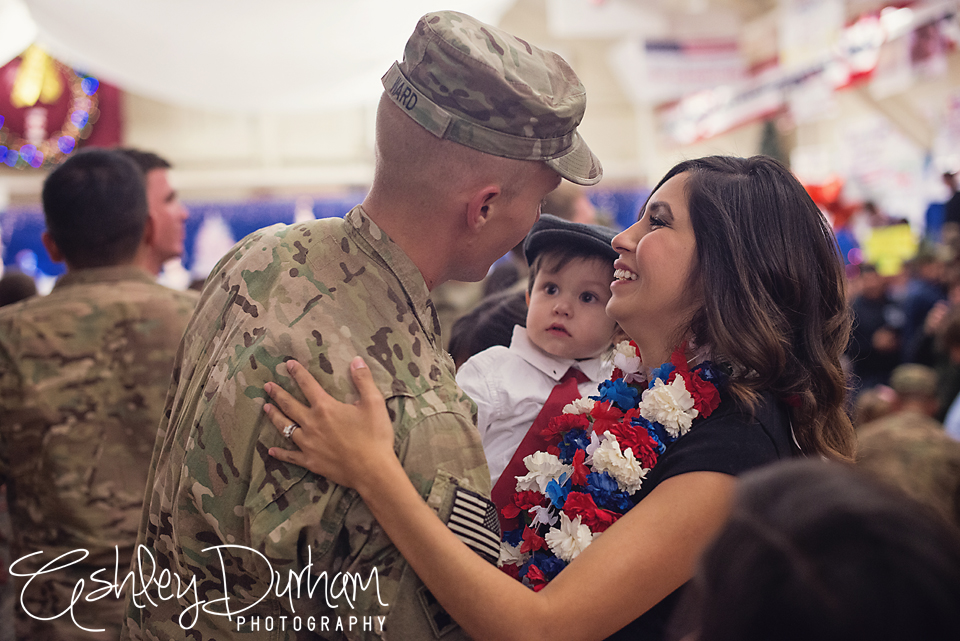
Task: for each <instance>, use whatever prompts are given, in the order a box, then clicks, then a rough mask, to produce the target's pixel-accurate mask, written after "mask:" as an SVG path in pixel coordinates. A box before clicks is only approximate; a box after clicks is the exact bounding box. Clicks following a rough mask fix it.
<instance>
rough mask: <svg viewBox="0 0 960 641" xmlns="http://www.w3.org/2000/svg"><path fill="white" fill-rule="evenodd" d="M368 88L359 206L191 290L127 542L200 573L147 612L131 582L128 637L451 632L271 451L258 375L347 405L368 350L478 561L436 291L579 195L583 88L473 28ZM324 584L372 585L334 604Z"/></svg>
mask: <svg viewBox="0 0 960 641" xmlns="http://www.w3.org/2000/svg"><path fill="white" fill-rule="evenodd" d="M383 86H384V89H385V93H384V95H383V97H382V98H381V103H380V107H379V110H378V114H377V169H376V174H375V177H374V183H373V186H372V188H371V191H370V193H369V195H368V196H367V197H366V199H365V200H364V202H363V204H361V205H360V206H358V207H356V208H354V209H353V210H352V211H350V212H349V213H348V214H347V215H346V216H345V217H344V218H343V219H325V220H319V221H313V222H308V223H302V224H297V225H293V226H282V225H277V226H274V227H269V228H266V229H263V230H260V231H259V232H256V233H254V234H252V235H251V236H248V237H247V238H245V239H244V240H242V241H240V243H239V244H238V245H237V246H236V247H235V248H234V249H233V250H231V251H230V252H229V253H228V254H227V256H225V257H224V258H223V260H222V261H221V262H220V264H219V265H218V266H217V267H216V268H215V269H214V271H213V272H212V274H211V275H210V277H209V278H208V280H207V284H206V287H205V289H204V291H203V294H202V296H201V301H200V304H199V307H198V309H197V312H196V314H195V315H194V317H193V319H192V320H191V322H190V325H189V326H188V328H187V331H186V335H185V341H184V345H183V349H182V350H181V354H180V356H179V361H178V366H177V368H176V370H177V374H176V376H175V379H174V381H173V389H172V390H171V393H170V394H169V396H168V406H167V410H166V416H167V419H168V420H167V421H165V423H164V424H163V425H162V426H161V432H165V437H163V441H162V443H158V449H157V451H156V454H155V460H154V463H153V470H152V475H153V476H152V479H151V480H150V481H149V482H148V483H149V489H148V495H147V499H148V504H147V505H145V510H144V520H143V523H142V525H141V532H140V543H142V544H143V546H144V547H143V554H144V557H145V558H146V557H149V558H146V561H147V562H148V563H152V564H154V566H153V567H154V569H155V575H156V576H158V577H159V576H160V575H161V573H163V572H165V571H166V572H168V574H167V575H166V576H167V577H168V578H169V577H173V576H176V577H179V581H180V582H181V585H187V584H189V582H190V581H194V580H195V581H196V582H195V584H193V585H194V588H193V589H190V590H184V591H183V593H182V594H181V595H180V596H178V597H177V598H174V599H171V600H169V601H161V600H160V599H159V598H157V596H158V595H161V594H162V595H169V594H170V593H171V592H172V590H171V589H169V588H167V589H160V588H159V586H158V585H157V583H158V582H157V581H151V580H150V572H149V571H147V572H144V574H145V575H146V580H144V581H142V582H141V583H139V584H138V586H137V589H136V590H135V592H134V594H133V595H132V596H131V598H130V606H129V608H128V619H127V624H126V627H125V629H124V635H123V638H136V639H182V638H189V639H196V640H198V641H199V640H204V641H206V640H214V639H215V640H216V641H224V640H226V639H233V638H270V639H308V638H328V639H339V638H347V639H361V638H363V639H367V638H387V639H396V640H398V641H400V640H403V641H405V640H416V639H433V638H438V637H439V636H440V635H444V636H443V638H444V639H461V638H464V635H463V633H462V631H461V630H460V628H459V627H458V626H456V624H455V623H454V622H453V621H452V620H451V619H450V618H449V616H447V615H446V613H445V612H443V611H442V610H441V609H440V608H439V607H438V606H437V605H436V603H435V601H434V599H433V597H432V595H430V593H429V592H427V591H426V589H425V588H424V587H423V585H422V583H421V582H420V580H419V579H418V578H417V576H416V575H415V574H414V573H413V571H412V570H411V569H410V567H409V566H408V565H407V563H406V562H405V560H404V559H403V558H402V557H401V556H400V555H399V553H398V552H397V551H396V549H395V548H394V546H393V545H392V544H391V542H390V540H389V539H388V538H387V536H386V535H385V534H384V533H383V531H382V530H381V529H380V527H379V526H378V525H377V523H376V521H375V520H374V519H373V517H372V516H371V514H370V512H369V511H368V509H367V507H366V506H365V504H364V503H363V502H362V501H361V500H360V499H359V498H358V496H357V494H356V493H355V492H354V491H353V490H350V489H346V488H343V487H339V486H337V485H335V484H332V483H330V482H329V481H327V480H326V479H325V478H323V477H318V476H316V475H314V474H313V473H311V472H308V471H307V470H305V469H303V468H299V467H296V466H292V465H288V464H286V463H283V462H281V461H278V460H276V459H274V458H272V457H270V456H269V454H268V453H267V452H268V449H269V448H270V447H272V446H280V445H284V444H286V442H285V441H284V439H283V438H282V437H281V436H279V435H278V433H277V430H276V429H275V428H274V427H273V425H272V424H271V423H270V421H269V420H268V419H267V418H266V417H265V416H264V414H263V411H262V407H263V404H264V401H265V400H266V395H265V393H264V391H263V388H264V384H265V383H266V382H268V381H274V380H277V381H279V382H280V383H281V384H283V385H285V386H286V387H287V388H288V389H293V388H294V387H295V386H294V384H293V383H292V381H290V380H289V378H287V377H288V373H287V369H286V366H285V361H286V360H288V359H291V358H294V359H297V360H298V361H299V362H300V363H302V364H304V365H305V366H307V367H308V368H309V371H310V372H311V373H312V374H313V375H314V376H315V377H316V378H317V379H318V380H319V381H320V382H321V383H322V385H323V386H324V388H325V389H326V390H327V391H329V392H330V393H331V394H332V395H334V396H335V397H337V398H339V399H344V400H347V401H352V400H356V398H357V396H356V391H355V389H354V387H353V384H352V382H351V380H350V378H349V375H348V374H346V373H345V372H346V371H347V368H346V364H347V363H349V362H350V361H351V360H352V359H353V357H354V356H356V355H358V354H360V355H363V356H364V358H366V359H367V362H368V363H369V364H370V368H371V370H372V373H373V376H374V379H375V380H376V382H377V384H378V386H379V388H380V390H381V391H382V392H383V394H384V395H385V396H386V397H387V405H388V407H389V411H390V412H391V415H392V417H393V420H394V426H395V429H396V443H397V450H398V455H399V456H400V458H401V460H402V461H403V464H404V467H405V469H406V470H407V471H408V473H409V475H410V478H411V479H412V480H413V482H414V483H415V484H416V485H417V487H419V488H420V491H421V493H422V495H423V496H424V498H425V499H426V500H427V502H428V504H429V505H431V506H432V507H433V508H434V509H436V510H437V511H438V513H439V514H440V516H441V518H443V519H444V521H445V522H447V523H448V525H449V526H450V528H451V529H452V530H454V531H456V532H457V533H458V534H459V535H460V536H461V537H462V538H464V539H465V540H467V541H468V542H469V543H470V544H471V545H472V546H473V547H474V549H475V550H477V552H478V553H481V554H486V555H487V556H488V558H490V559H491V560H492V559H493V558H495V556H496V554H497V549H498V544H499V535H498V532H497V526H496V517H495V513H494V511H493V509H492V507H491V504H490V503H489V500H488V497H489V493H490V479H489V473H488V471H487V466H486V461H485V459H484V456H483V449H482V447H481V444H480V439H479V436H478V434H477V432H476V427H475V406H474V404H473V402H472V401H471V400H470V399H469V398H468V397H467V396H465V395H464V394H463V393H462V392H461V391H460V389H459V388H458V387H457V385H456V382H455V379H454V369H453V363H452V361H451V359H450V357H449V355H448V354H447V353H446V352H445V351H444V350H443V349H442V344H441V339H440V335H439V334H440V331H439V324H438V321H437V314H436V309H435V307H434V305H433V303H432V302H431V300H430V297H429V295H430V290H431V289H433V288H434V287H436V286H437V285H439V284H440V283H442V282H445V281H447V280H450V279H453V278H456V279H461V280H478V279H480V278H482V277H483V275H484V274H485V273H486V271H487V270H488V268H489V266H490V265H491V263H492V262H493V261H494V260H495V259H496V258H498V257H499V256H501V255H503V254H504V253H505V252H506V251H507V250H508V249H509V248H510V247H512V246H513V245H515V244H516V243H517V242H518V241H519V240H520V239H522V238H523V237H524V235H525V234H526V232H527V231H528V230H529V228H530V226H531V225H532V224H533V222H534V220H535V219H536V217H537V214H538V211H539V203H540V202H541V201H542V199H543V197H544V196H545V195H546V194H547V193H548V192H549V191H550V190H552V189H553V188H555V187H556V185H557V184H558V183H559V180H560V176H564V177H567V178H568V179H571V180H575V181H577V182H579V183H583V184H592V183H595V182H596V181H597V180H599V178H600V174H601V170H600V165H599V163H598V162H597V160H596V158H595V157H594V156H593V154H592V153H591V152H590V150H589V149H588V148H587V147H586V145H585V143H584V142H583V140H582V139H581V138H580V136H579V134H578V133H577V130H576V127H577V125H578V124H579V122H580V119H581V117H582V115H583V111H584V109H585V94H584V90H583V87H582V85H580V83H579V81H578V80H577V77H576V75H575V74H574V73H573V71H572V70H571V69H570V68H569V67H568V66H567V65H566V63H565V62H563V60H562V59H560V58H559V57H558V56H556V55H555V54H552V53H549V52H545V51H542V50H540V49H537V48H535V47H532V46H531V45H529V44H527V43H525V42H523V41H522V40H519V39H516V38H514V37H513V36H510V35H509V34H506V33H504V32H502V31H500V30H498V29H495V28H494V27H491V26H489V25H484V24H482V23H479V22H477V21H476V20H474V19H472V18H470V17H468V16H464V15H462V14H457V13H452V12H443V13H438V14H429V15H427V16H425V17H424V18H422V19H421V20H420V22H419V23H418V25H417V27H416V30H415V32H414V34H413V36H412V37H411V38H410V40H409V41H408V43H407V47H406V50H405V55H404V60H403V62H402V63H398V64H395V65H394V66H393V67H392V68H391V69H390V70H389V71H388V72H387V74H386V75H385V76H384V78H383ZM300 398H302V396H301V397H300ZM225 546H231V547H229V548H227V547H225ZM271 571H272V572H273V573H275V574H271ZM374 571H375V572H376V574H375V575H374V574H373V572H374ZM338 573H345V575H346V576H350V577H356V578H359V579H361V580H362V581H368V580H370V581H372V582H371V584H367V585H366V586H360V587H359V589H357V590H355V591H353V590H352V591H350V592H349V594H347V595H344V594H342V592H343V591H342V590H341V589H334V587H333V583H334V580H335V579H334V577H336V576H339V577H341V580H342V577H343V576H344V574H338ZM371 576H373V577H374V578H375V579H376V581H373V580H372V579H371V578H370V577H371ZM174 581H176V580H174ZM328 581H329V584H328V583H327V582H328ZM138 592H139V593H140V594H139V595H138ZM228 612H229V613H232V616H230V617H228V616H227V614H228ZM354 619H355V622H354Z"/></svg>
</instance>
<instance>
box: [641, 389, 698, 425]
mask: <svg viewBox="0 0 960 641" xmlns="http://www.w3.org/2000/svg"><path fill="white" fill-rule="evenodd" d="M698 414H699V412H698V411H697V410H695V409H694V408H693V396H691V395H690V392H688V391H687V386H686V384H685V383H684V381H683V377H682V376H677V377H676V378H675V379H674V380H673V382H672V383H670V384H669V385H666V384H664V382H663V380H661V379H659V378H658V379H657V380H656V381H654V386H653V387H652V388H650V389H648V390H645V391H644V392H643V397H642V400H641V401H640V416H642V417H643V418H645V419H647V420H648V421H655V422H657V423H660V424H661V425H663V426H664V427H665V428H666V430H667V432H668V433H669V434H670V436H672V437H674V438H677V437H679V436H683V435H684V434H686V433H687V431H689V429H690V425H691V424H692V423H693V419H695V418H697V415H698Z"/></svg>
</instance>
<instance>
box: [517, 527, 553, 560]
mask: <svg viewBox="0 0 960 641" xmlns="http://www.w3.org/2000/svg"><path fill="white" fill-rule="evenodd" d="M547 549H549V546H548V545H547V542H546V541H545V540H544V538H543V537H542V536H540V535H539V534H537V532H536V530H533V529H531V528H530V527H529V526H528V527H525V528H523V543H521V544H520V553H521V554H526V553H527V552H536V551H537V550H547ZM531 567H533V566H531Z"/></svg>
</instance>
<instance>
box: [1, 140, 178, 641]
mask: <svg viewBox="0 0 960 641" xmlns="http://www.w3.org/2000/svg"><path fill="white" fill-rule="evenodd" d="M43 207H44V214H45V217H46V222H47V230H46V231H45V232H44V233H43V242H44V245H45V246H46V247H47V250H48V251H49V252H50V255H51V257H52V258H53V259H54V260H56V261H61V260H65V261H66V264H67V273H66V275H64V276H63V277H62V278H61V279H60V280H59V281H58V282H57V284H56V286H55V287H54V289H53V291H52V292H51V293H50V295H48V296H43V297H33V298H31V299H28V300H25V301H22V302H20V303H17V304H15V305H10V306H7V307H4V308H3V309H2V310H0V481H5V482H6V483H7V486H8V490H9V504H10V515H11V523H12V530H13V535H14V543H13V549H12V553H11V557H12V559H14V565H13V567H11V573H16V574H27V573H30V572H34V571H36V570H37V569H39V568H40V567H41V566H42V565H43V564H45V563H47V562H50V561H53V560H54V559H56V558H57V557H59V556H60V555H62V554H68V556H66V557H64V558H63V559H61V560H60V561H59V562H58V563H56V564H54V566H52V567H60V566H68V565H69V567H63V569H60V570H58V571H56V572H49V571H48V572H47V573H44V574H42V575H40V576H38V577H37V578H35V579H32V580H30V581H29V584H28V579H29V578H30V577H29V576H20V577H16V576H15V586H16V597H17V601H18V603H17V607H16V637H17V638H18V639H24V640H27V639H29V640H31V641H39V640H43V639H56V640H57V641H69V640H73V639H116V638H117V637H118V635H119V633H120V627H121V623H122V620H123V605H124V603H123V600H122V598H120V595H119V594H109V595H108V594H106V593H102V594H103V597H102V598H99V599H96V600H93V601H91V602H88V601H86V598H87V597H88V596H91V594H92V593H93V591H94V590H95V589H96V588H100V587H103V586H102V585H99V584H96V579H91V576H92V575H93V574H94V573H96V572H97V571H98V570H101V574H100V575H99V576H100V577H101V578H104V579H107V578H108V579H109V580H112V579H113V577H114V573H115V568H118V571H119V573H120V574H121V575H122V574H123V573H125V572H126V571H127V566H128V565H129V564H130V559H131V556H132V554H133V550H134V545H135V543H136V538H137V527H138V525H139V522H140V514H141V511H142V505H143V491H144V487H145V485H146V480H147V470H148V466H149V462H150V458H151V455H152V452H153V447H154V443H155V440H156V434H157V425H158V424H159V422H160V413H161V410H162V408H163V403H164V398H165V396H166V391H167V388H168V386H169V381H170V374H171V372H172V369H173V361H174V357H175V355H176V350H177V346H178V345H179V342H180V337H181V335H182V334H183V329H184V327H185V326H186V323H187V320H188V319H189V318H190V314H191V313H192V311H193V307H194V304H195V302H196V294H195V292H189V293H187V292H178V291H174V290H172V289H168V288H166V287H162V286H160V285H158V284H156V282H155V281H154V277H153V275H152V274H150V273H148V272H146V271H145V270H143V269H141V268H139V267H136V266H134V265H133V263H134V261H135V260H136V257H137V255H138V253H139V252H141V251H143V250H144V248H145V246H144V244H143V243H142V239H143V237H144V231H145V229H146V225H147V224H148V223H147V220H148V218H147V203H146V196H145V190H144V182H143V176H142V174H141V172H140V170H139V169H138V168H137V167H136V166H135V165H134V164H133V163H132V162H131V161H130V160H129V159H127V158H125V157H123V156H121V155H120V154H118V153H116V152H107V151H101V150H95V151H89V152H82V153H80V154H78V155H76V156H74V157H72V158H70V159H69V160H67V161H66V162H65V163H64V164H63V165H61V166H60V167H59V168H57V169H56V170H55V171H54V172H53V173H52V174H51V175H50V176H49V177H48V178H47V180H46V182H45V183H44V187H43ZM82 551H86V552H87V553H88V555H87V556H86V557H85V558H81V557H82V556H83V552H82ZM39 552H42V554H37V555H36V556H32V557H29V558H27V559H25V560H23V561H21V562H20V563H16V559H18V558H22V557H25V556H28V555H31V554H35V553H39ZM71 562H74V563H73V564H72V565H70V563H71ZM75 588H77V589H78V594H74V590H75ZM72 595H73V596H72ZM94 596H95V595H94ZM20 599H22V602H21V601H20ZM78 599H79V600H78ZM73 600H78V602H77V603H76V604H75V605H73V606H72V607H71V602H72V601H73ZM28 613H29V614H28ZM57 615H60V616H59V617H57ZM41 618H52V620H50V621H41V620H40V619H41ZM95 630H103V631H104V632H102V633H98V632H94V631H95Z"/></svg>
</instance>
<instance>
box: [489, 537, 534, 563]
mask: <svg viewBox="0 0 960 641" xmlns="http://www.w3.org/2000/svg"><path fill="white" fill-rule="evenodd" d="M529 556H530V555H529V554H523V553H521V552H520V546H519V545H510V544H509V543H507V542H506V541H500V558H499V559H497V567H501V568H502V567H503V566H505V565H510V564H516V565H522V564H523V562H524V561H526V560H527V558H528V557H529Z"/></svg>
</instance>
